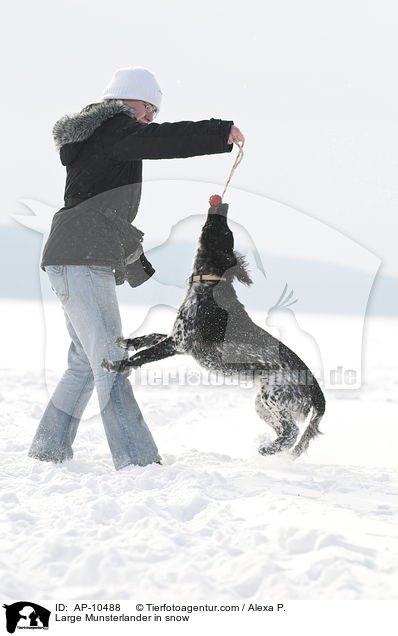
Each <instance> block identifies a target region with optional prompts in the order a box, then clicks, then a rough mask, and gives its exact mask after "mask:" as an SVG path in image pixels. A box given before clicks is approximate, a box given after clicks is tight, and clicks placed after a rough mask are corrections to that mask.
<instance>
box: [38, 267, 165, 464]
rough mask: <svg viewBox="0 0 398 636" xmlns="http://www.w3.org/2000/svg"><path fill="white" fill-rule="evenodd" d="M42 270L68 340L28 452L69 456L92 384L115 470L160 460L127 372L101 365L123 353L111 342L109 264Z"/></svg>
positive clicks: (113, 302) (114, 328) (113, 312)
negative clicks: (65, 365) (61, 366)
mask: <svg viewBox="0 0 398 636" xmlns="http://www.w3.org/2000/svg"><path fill="white" fill-rule="evenodd" d="M46 272H47V275H48V277H49V279H50V283H51V287H52V288H53V290H54V292H55V293H56V295H57V296H58V298H59V299H60V301H61V303H62V305H63V309H64V314H65V319H66V326H67V329H68V332H69V335H70V337H71V339H72V342H71V345H70V348H69V353H68V369H67V370H66V371H65V373H64V375H63V376H62V378H61V380H60V382H59V383H58V386H57V387H56V389H55V391H54V393H53V395H52V397H51V400H50V402H49V404H48V406H47V408H46V410H45V412H44V414H43V417H42V419H41V421H40V424H39V426H38V429H37V431H36V435H35V437H34V439H33V442H32V445H31V448H30V450H29V455H30V456H31V457H35V458H36V459H41V460H45V461H54V462H62V461H64V460H65V459H71V458H72V457H73V450H72V444H73V441H74V439H75V436H76V432H77V428H78V426H79V422H80V419H81V417H82V414H83V411H84V409H85V407H86V405H87V403H88V401H89V399H90V396H91V394H92V392H93V390H94V386H95V388H96V390H97V394H98V401H99V405H100V409H101V417H102V421H103V424H104V428H105V433H106V437H107V440H108V444H109V448H110V451H111V454H112V459H113V463H114V465H115V468H116V470H119V469H120V468H124V467H125V466H128V465H129V464H137V465H139V466H145V465H147V464H151V463H153V462H159V461H160V457H159V454H158V449H157V447H156V444H155V442H154V440H153V438H152V435H151V433H150V431H149V429H148V427H147V425H146V423H145V421H144V418H143V416H142V413H141V411H140V409H139V407H138V404H137V402H136V401H135V398H134V395H133V390H132V387H131V384H130V382H129V380H128V372H127V373H126V372H124V373H116V374H114V373H108V372H107V371H105V370H104V369H102V367H101V361H102V360H103V358H108V359H109V360H120V359H122V358H123V357H124V356H125V355H126V353H125V352H123V351H122V349H120V348H119V347H118V346H117V345H116V344H115V340H116V338H117V337H118V336H121V335H122V326H121V320H120V313H119V307H118V302H117V297H116V285H115V279H114V276H113V272H112V269H111V267H107V266H97V265H51V266H47V267H46Z"/></svg>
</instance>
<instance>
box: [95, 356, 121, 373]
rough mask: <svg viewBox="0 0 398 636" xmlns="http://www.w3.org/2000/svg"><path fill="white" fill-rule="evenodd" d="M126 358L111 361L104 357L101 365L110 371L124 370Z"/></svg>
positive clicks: (118, 371)
mask: <svg viewBox="0 0 398 636" xmlns="http://www.w3.org/2000/svg"><path fill="white" fill-rule="evenodd" d="M126 362H127V360H116V361H115V362H112V361H111V360H107V359H106V358H104V359H103V360H102V362H101V367H102V368H103V369H106V371H109V372H110V373H120V372H121V371H125V370H126V368H127V366H126Z"/></svg>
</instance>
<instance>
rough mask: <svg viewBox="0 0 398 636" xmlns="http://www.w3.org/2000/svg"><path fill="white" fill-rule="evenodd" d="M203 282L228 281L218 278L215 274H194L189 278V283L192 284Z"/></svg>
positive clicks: (221, 277)
mask: <svg viewBox="0 0 398 636" xmlns="http://www.w3.org/2000/svg"><path fill="white" fill-rule="evenodd" d="M202 280H227V279H226V278H224V277H223V276H216V275H215V274H192V275H191V276H190V277H189V278H188V281H189V282H190V283H195V282H197V281H201V282H202Z"/></svg>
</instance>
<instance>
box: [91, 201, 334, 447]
mask: <svg viewBox="0 0 398 636" xmlns="http://www.w3.org/2000/svg"><path fill="white" fill-rule="evenodd" d="M227 214H228V204H226V203H220V204H219V205H216V206H214V205H212V206H211V207H210V208H209V211H208V215H207V219H206V222H205V224H204V226H203V228H202V232H201V236H200V239H199V244H198V248H197V251H196V254H195V258H194V263H193V272H192V274H191V276H190V277H189V279H188V280H189V287H188V290H187V292H186V295H185V298H184V300H183V302H182V304H181V306H180V308H179V309H178V313H177V317H176V320H175V323H174V326H173V329H172V332H171V334H170V335H167V334H159V333H152V334H149V335H145V336H139V337H136V338H118V340H117V342H118V344H119V346H120V347H121V348H122V349H125V350H131V349H133V350H136V351H137V353H135V354H134V355H133V356H131V357H130V358H126V359H124V360H118V361H116V362H111V361H109V360H103V362H102V366H103V367H104V368H105V369H107V370H108V371H111V372H123V371H125V370H127V369H129V368H131V367H132V368H137V367H140V366H141V365H143V364H146V363H148V362H154V361H156V360H161V359H163V358H167V357H169V356H173V355H176V354H190V355H191V356H192V357H193V358H194V359H195V360H196V361H197V362H198V363H199V364H200V365H201V366H202V367H204V368H206V369H208V370H210V371H217V372H222V373H224V374H225V375H229V376H230V375H236V374H238V373H239V374H242V373H246V374H248V373H250V374H255V376H256V379H258V381H259V385H260V391H259V393H258V395H257V397H256V401H255V408H256V412H257V414H258V415H259V416H260V418H262V419H263V420H264V421H265V422H266V423H267V424H268V425H270V426H271V427H272V428H273V429H274V431H275V433H276V439H274V440H273V441H272V442H271V443H269V444H266V445H262V446H260V448H259V449H258V450H259V453H260V454H262V455H273V454H275V453H278V452H280V451H289V452H291V453H292V455H293V456H296V457H297V456H299V455H300V454H301V453H303V452H304V451H306V450H307V448H308V445H309V442H310V440H311V439H312V438H314V437H315V436H317V435H319V434H320V433H321V432H320V430H319V423H320V421H321V419H322V416H323V414H324V412H325V398H324V395H323V392H322V390H321V388H320V386H319V384H318V382H317V380H316V378H315V377H314V375H313V374H312V373H311V371H310V370H309V368H308V367H307V366H306V365H305V363H304V362H303V361H302V360H301V359H300V358H299V357H298V356H297V355H296V354H295V353H294V352H293V351H292V350H291V349H289V348H288V347H287V346H286V345H284V344H283V343H282V342H280V341H279V340H278V339H276V338H274V337H273V336H272V335H271V334H269V333H268V332H267V331H265V330H264V329H261V327H259V326H258V325H256V324H255V323H254V322H253V321H252V320H251V319H250V317H249V315H248V314H247V312H246V310H245V308H244V306H243V305H242V303H240V302H239V300H238V297H237V295H236V292H235V289H234V287H233V282H234V280H235V279H236V280H238V281H240V282H241V283H244V284H246V285H250V284H252V280H251V278H250V276H249V273H248V268H247V263H246V260H245V258H244V257H243V256H242V255H241V254H239V252H236V251H235V250H234V238H233V234H232V232H231V230H230V228H229V227H228V223H227ZM138 350H139V351H138ZM310 412H311V416H310V419H309V422H308V424H307V426H306V428H305V430H304V432H303V433H302V435H301V438H300V439H298V438H299V432H300V431H299V427H298V425H297V423H298V422H299V421H300V420H301V421H303V420H305V419H306V418H307V416H308V415H309V414H310Z"/></svg>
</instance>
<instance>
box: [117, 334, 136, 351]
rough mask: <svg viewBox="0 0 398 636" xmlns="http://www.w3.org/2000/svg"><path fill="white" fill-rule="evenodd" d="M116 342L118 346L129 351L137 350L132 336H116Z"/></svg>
mask: <svg viewBox="0 0 398 636" xmlns="http://www.w3.org/2000/svg"><path fill="white" fill-rule="evenodd" d="M116 344H117V346H118V347H120V348H121V349H124V350H125V351H128V350H129V349H130V350H131V349H133V350H135V347H134V345H133V341H132V339H131V338H123V336H120V337H119V338H116Z"/></svg>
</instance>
